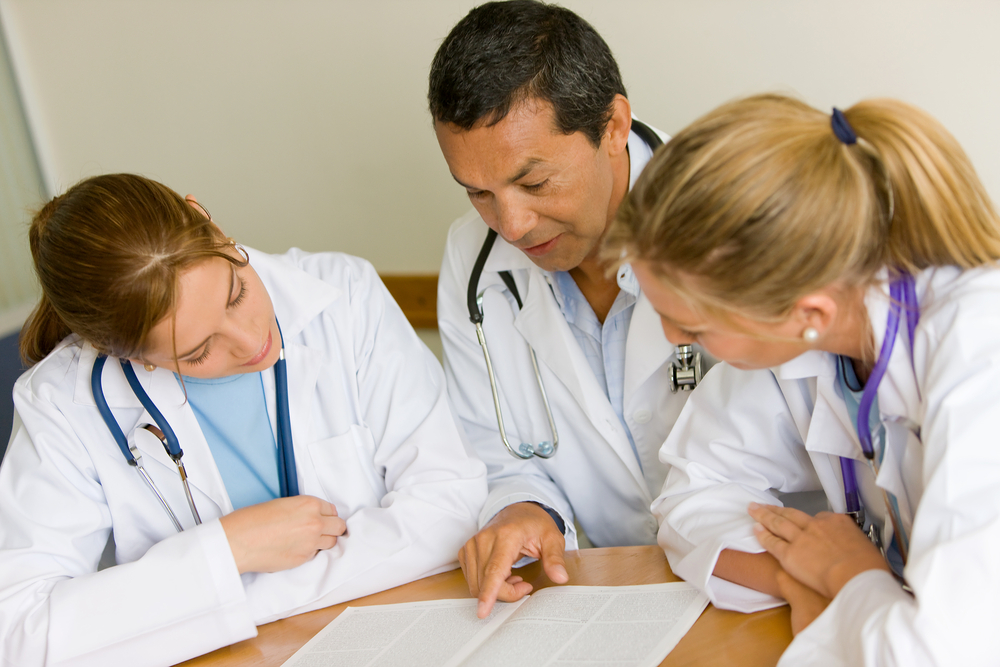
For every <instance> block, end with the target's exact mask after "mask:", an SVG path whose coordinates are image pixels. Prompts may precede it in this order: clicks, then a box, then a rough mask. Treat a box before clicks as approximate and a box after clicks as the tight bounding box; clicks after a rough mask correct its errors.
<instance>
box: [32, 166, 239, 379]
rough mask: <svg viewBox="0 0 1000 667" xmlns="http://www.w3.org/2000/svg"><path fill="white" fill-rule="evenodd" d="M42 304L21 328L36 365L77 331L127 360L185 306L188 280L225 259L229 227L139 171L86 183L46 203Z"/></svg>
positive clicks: (41, 217) (39, 264)
mask: <svg viewBox="0 0 1000 667" xmlns="http://www.w3.org/2000/svg"><path fill="white" fill-rule="evenodd" d="M28 239H29V243H30V246H31V256H32V259H33V260H34V264H35V272H36V274H37V275H38V280H39V282H40V283H41V286H42V298H41V300H40V301H39V303H38V305H37V306H36V307H35V310H34V312H33V313H32V314H31V317H30V318H29V319H28V321H27V322H26V323H25V325H24V328H23V329H22V330H21V339H20V349H21V358H22V359H23V360H24V362H25V364H27V365H32V364H35V363H37V362H38V361H40V360H41V359H42V358H44V357H45V356H46V355H47V354H48V353H49V352H51V351H52V350H53V349H54V348H55V346H56V345H57V344H58V343H59V341H61V340H62V339H63V338H65V337H66V336H68V335H70V334H71V333H75V334H77V335H79V336H80V337H81V338H83V339H84V340H86V341H88V342H90V343H91V344H92V345H93V346H94V347H96V348H97V350H98V351H100V352H102V353H104V354H107V355H110V356H115V357H120V358H136V357H138V356H140V355H141V353H142V349H143V345H144V343H145V341H146V336H147V335H148V334H149V331H150V329H152V328H153V326H154V325H155V324H157V323H158V322H159V321H160V320H162V319H163V318H164V317H166V316H168V315H169V314H170V313H171V312H172V311H173V310H174V308H175V301H176V298H177V284H178V276H179V274H180V273H181V272H182V271H183V270H184V269H186V268H188V267H190V266H191V265H192V264H194V263H196V262H198V261H202V260H205V259H208V258H210V257H221V258H223V259H226V260H228V261H230V262H233V263H234V264H239V263H240V261H239V260H238V259H236V258H234V257H233V256H232V255H231V254H230V253H227V252H226V251H225V248H226V247H227V246H228V245H229V242H228V241H227V239H226V238H225V237H224V236H223V234H222V232H221V230H219V228H218V227H217V226H216V225H215V224H214V223H212V222H211V220H209V219H208V218H207V217H206V216H205V215H204V214H203V213H202V212H201V211H199V210H198V209H197V208H194V207H193V206H192V205H191V204H190V203H188V202H187V201H185V200H184V199H183V198H182V197H181V196H180V195H178V194H177V193H176V192H174V191H173V190H171V189H170V188H167V187H166V186H164V185H161V184H160V183H157V182H156V181H152V180H149V179H147V178H143V177H141V176H135V175H132V174H108V175H104V176H95V177H93V178H88V179H86V180H83V181H81V182H79V183H77V184H76V185H74V186H73V187H71V188H70V189H69V190H67V191H66V192H65V193H64V194H62V195H60V196H58V197H56V198H55V199H53V200H52V201H50V202H49V203H48V204H46V205H45V206H44V207H43V208H42V209H41V211H39V212H38V214H37V215H36V216H35V217H34V219H33V220H32V222H31V229H30V230H29V233H28Z"/></svg>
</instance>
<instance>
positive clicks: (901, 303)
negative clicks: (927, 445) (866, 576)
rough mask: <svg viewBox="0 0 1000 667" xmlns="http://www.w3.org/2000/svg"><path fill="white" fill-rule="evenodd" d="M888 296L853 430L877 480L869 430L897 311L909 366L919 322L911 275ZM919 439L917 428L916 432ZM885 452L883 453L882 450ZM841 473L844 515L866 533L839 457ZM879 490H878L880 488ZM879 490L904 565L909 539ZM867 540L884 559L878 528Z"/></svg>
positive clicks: (851, 477) (852, 482) (847, 465)
mask: <svg viewBox="0 0 1000 667" xmlns="http://www.w3.org/2000/svg"><path fill="white" fill-rule="evenodd" d="M889 296H890V300H891V305H890V307H889V317H888V319H887V321H886V327H885V339H884V340H883V341H882V349H881V350H880V351H879V355H878V360H877V361H876V362H875V367H874V368H873V369H872V372H871V376H869V378H868V382H867V383H865V388H864V391H863V392H862V394H861V400H860V401H858V420H857V423H856V424H855V427H856V429H857V432H858V440H859V441H860V443H861V451H862V452H863V453H864V456H865V460H866V461H867V462H868V467H869V469H870V470H871V472H872V475H874V476H875V477H876V478H877V477H878V472H879V465H880V463H881V461H880V458H879V457H876V456H875V447H874V446H873V445H872V429H871V428H870V427H869V424H870V422H869V419H870V417H871V411H872V406H873V405H874V402H875V396H876V395H877V393H878V386H879V384H880V383H881V382H882V378H883V377H885V371H886V369H887V368H888V367H889V357H890V356H892V349H893V347H894V346H895V344H896V336H897V335H898V333H899V321H900V311H901V310H903V309H904V308H905V309H906V329H907V333H908V334H909V337H910V364H911V365H912V364H913V333H914V331H916V329H917V324H918V323H919V322H920V304H919V302H918V301H917V292H916V287H915V284H914V280H913V276H911V275H908V274H904V275H902V276H900V277H898V278H896V279H894V280H893V281H892V282H891V283H890V284H889ZM917 435H918V437H919V429H918V430H917ZM883 453H884V450H883ZM840 470H841V472H842V473H843V477H844V496H845V497H846V499H847V513H848V514H849V515H850V516H851V517H852V518H853V519H854V521H855V522H856V523H857V524H858V526H859V527H860V528H861V529H862V530H865V511H864V508H863V507H862V506H861V493H860V492H859V490H858V480H857V476H856V475H855V472H854V459H849V458H845V457H841V458H840ZM880 488H881V487H880ZM881 491H882V500H883V501H884V502H885V507H886V510H887V513H888V515H889V520H890V521H891V522H892V533H893V536H892V539H893V542H894V543H895V545H896V549H898V550H899V555H900V557H901V558H902V561H903V563H904V564H905V563H906V557H907V551H908V548H909V540H908V539H907V538H906V535H905V532H904V530H903V522H902V519H901V518H900V514H899V504H898V502H897V501H896V498H895V497H893V496H891V495H890V494H889V493H888V492H887V491H886V490H885V489H881ZM866 533H867V535H868V538H869V539H870V540H871V541H872V543H874V544H875V546H877V547H878V548H879V550H880V551H881V552H882V554H883V556H884V555H885V553H886V549H885V545H884V544H883V542H882V535H881V531H880V530H879V528H878V527H877V526H876V525H875V524H874V523H872V524H871V525H870V526H869V527H868V530H867V531H866Z"/></svg>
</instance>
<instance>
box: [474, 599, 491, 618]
mask: <svg viewBox="0 0 1000 667" xmlns="http://www.w3.org/2000/svg"><path fill="white" fill-rule="evenodd" d="M476 615H477V616H479V618H486V617H487V616H489V615H490V607H489V605H488V604H486V603H485V602H482V601H480V602H479V607H478V608H477V609H476Z"/></svg>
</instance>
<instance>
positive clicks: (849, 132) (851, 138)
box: [830, 107, 858, 146]
mask: <svg viewBox="0 0 1000 667" xmlns="http://www.w3.org/2000/svg"><path fill="white" fill-rule="evenodd" d="M830 127H832V128H833V133H834V135H836V137H837V138H838V139H840V141H841V142H843V143H844V144H846V145H848V146H851V145H853V144H856V143H858V135H856V134H855V133H854V128H852V127H851V124H850V123H848V122H847V118H846V117H845V116H844V112H843V111H841V110H840V109H838V108H837V107H833V115H832V116H830Z"/></svg>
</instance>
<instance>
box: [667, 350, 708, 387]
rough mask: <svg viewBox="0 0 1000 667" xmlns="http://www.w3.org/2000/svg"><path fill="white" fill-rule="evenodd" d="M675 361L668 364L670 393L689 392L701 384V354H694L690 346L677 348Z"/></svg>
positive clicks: (702, 366) (703, 368)
mask: <svg viewBox="0 0 1000 667" xmlns="http://www.w3.org/2000/svg"><path fill="white" fill-rule="evenodd" d="M676 354H677V361H676V362H674V363H672V364H670V391H671V392H672V393H675V394H676V393H677V390H678V389H680V390H681V391H691V390H692V389H694V388H695V387H697V386H698V384H699V383H700V382H701V378H702V376H703V375H704V374H705V365H704V363H703V361H702V358H701V352H695V351H694V347H693V346H691V345H678V346H677V352H676Z"/></svg>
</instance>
